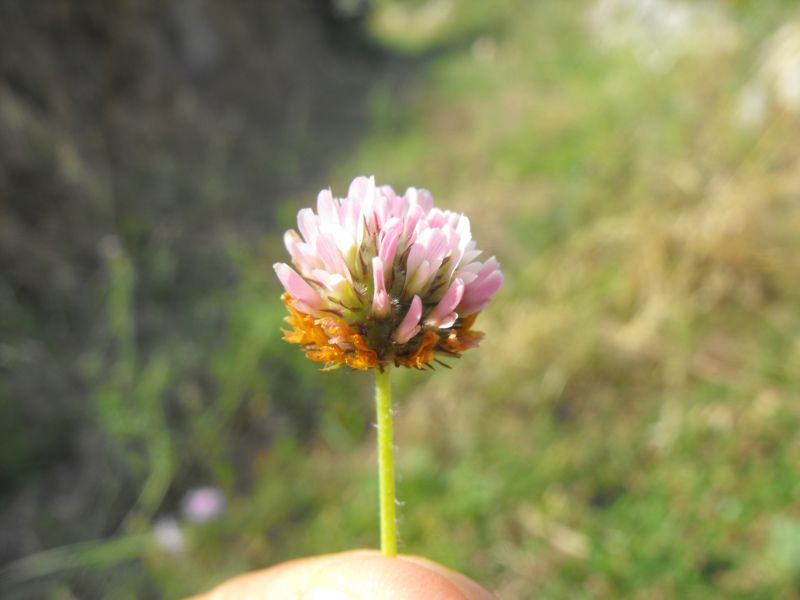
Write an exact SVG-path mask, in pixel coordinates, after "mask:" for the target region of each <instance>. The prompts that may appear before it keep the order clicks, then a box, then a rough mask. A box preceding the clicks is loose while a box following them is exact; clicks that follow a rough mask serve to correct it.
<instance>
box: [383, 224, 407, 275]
mask: <svg viewBox="0 0 800 600" xmlns="http://www.w3.org/2000/svg"><path fill="white" fill-rule="evenodd" d="M402 232H403V222H402V221H401V220H400V219H398V218H397V217H392V218H391V219H389V220H388V221H387V222H386V225H384V227H383V230H382V231H381V239H380V250H379V251H378V256H380V257H381V260H382V261H383V264H384V265H386V266H387V267H389V268H391V267H392V263H393V262H394V255H395V252H397V243H398V242H399V241H400V234H401V233H402Z"/></svg>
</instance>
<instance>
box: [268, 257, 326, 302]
mask: <svg viewBox="0 0 800 600" xmlns="http://www.w3.org/2000/svg"><path fill="white" fill-rule="evenodd" d="M272 268H273V269H275V274H276V275H277V276H278V279H280V281H281V283H282V284H283V287H284V288H285V289H286V291H287V292H288V293H289V295H290V296H291V297H292V298H296V299H297V300H299V301H301V302H302V303H303V304H304V305H306V306H308V307H309V308H311V309H313V310H321V309H323V308H325V306H326V304H325V301H324V300H323V299H322V296H320V295H319V294H318V293H317V292H316V290H314V288H312V287H311V286H310V285H308V282H307V281H306V280H305V279H303V278H302V277H300V275H298V274H297V272H296V271H295V270H294V269H293V268H292V267H290V266H289V265H287V264H285V263H275V264H274V265H272Z"/></svg>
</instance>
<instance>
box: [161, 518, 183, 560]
mask: <svg viewBox="0 0 800 600" xmlns="http://www.w3.org/2000/svg"><path fill="white" fill-rule="evenodd" d="M153 537H154V538H155V540H156V543H157V544H158V545H159V546H161V548H163V549H164V550H166V551H167V552H169V553H170V554H173V555H175V556H177V555H180V554H182V553H183V549H184V547H185V546H186V540H185V538H184V535H183V530H182V529H181V526H180V524H179V523H178V521H176V520H175V518H174V517H161V518H159V519H158V520H156V522H155V523H154V524H153Z"/></svg>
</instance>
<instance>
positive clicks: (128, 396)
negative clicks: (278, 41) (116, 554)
mask: <svg viewBox="0 0 800 600" xmlns="http://www.w3.org/2000/svg"><path fill="white" fill-rule="evenodd" d="M719 6H720V10H721V14H723V15H724V16H725V19H726V21H725V23H726V27H730V28H731V30H732V31H734V32H735V43H733V44H730V45H728V46H725V47H721V48H716V49H713V48H712V49H710V50H708V51H702V52H681V53H678V54H676V55H675V56H674V57H672V58H671V59H670V60H669V61H667V63H665V64H660V65H656V66H653V65H650V64H648V63H647V62H646V61H645V62H643V61H642V60H641V57H640V56H637V53H636V51H635V50H632V49H631V48H629V47H628V48H626V47H620V48H607V47H603V45H602V44H600V43H599V42H598V40H597V39H595V38H593V37H592V36H591V35H590V34H589V33H588V28H587V22H586V11H587V10H588V7H589V3H586V2H575V3H572V2H570V3H566V2H564V3H561V2H559V3H556V2H552V3H544V2H541V3H540V2H536V3H534V2H524V1H521V0H503V1H502V2H493V3H486V2H479V1H478V0H462V1H460V2H455V1H454V2H445V1H441V0H437V1H430V2H411V3H401V2H388V1H384V2H378V3H377V4H376V7H377V11H376V14H375V15H374V23H373V30H374V32H375V35H376V36H377V37H378V39H380V40H381V41H383V42H384V43H386V44H390V45H393V46H394V47H395V48H396V49H397V50H398V51H401V52H405V53H408V54H410V55H412V56H413V55H417V54H426V53H428V54H430V53H431V50H435V49H437V48H444V50H443V51H442V52H440V53H435V52H434V53H433V54H431V55H430V56H431V57H430V58H429V59H428V62H426V63H425V66H424V72H423V73H422V74H421V76H420V78H419V79H418V80H417V81H416V82H415V84H414V86H413V87H411V88H410V89H404V90H403V91H402V93H401V94H400V95H399V96H398V95H397V94H396V93H395V90H393V89H389V88H382V87H381V86H380V84H378V85H377V86H376V88H375V89H374V90H373V92H372V97H371V102H370V106H371V111H372V123H371V129H370V131H369V133H368V134H367V135H366V136H365V138H364V139H362V140H361V141H360V142H359V144H358V146H357V147H356V148H355V150H354V151H353V152H352V153H351V154H350V155H348V156H342V157H341V158H340V160H338V162H337V164H335V166H334V167H333V170H332V172H331V174H330V181H331V183H332V187H333V189H334V192H339V193H343V191H344V190H345V189H346V187H345V186H346V184H347V181H349V179H350V178H351V177H352V176H353V175H354V174H359V173H366V174H375V175H376V178H377V179H378V180H379V181H381V182H388V183H391V184H392V185H394V186H395V187H396V188H398V189H403V188H404V187H405V186H408V185H416V186H424V187H427V188H429V189H431V190H432V191H433V192H434V195H435V197H436V199H437V202H438V203H439V204H441V205H442V206H445V207H447V208H451V209H455V210H461V211H464V212H465V213H466V214H468V215H469V216H470V217H471V218H472V221H473V233H474V236H475V238H476V239H477V240H478V241H479V243H480V245H481V247H483V248H485V249H486V250H487V251H488V252H490V253H496V254H497V256H498V258H499V259H500V260H501V262H502V264H503V266H504V270H505V273H506V276H507V277H506V281H507V284H506V287H505V290H504V292H503V293H502V294H501V295H500V297H499V298H498V299H497V300H496V301H495V302H494V303H493V305H492V306H490V307H489V308H488V309H487V310H486V311H485V314H484V315H482V316H481V318H480V320H479V325H480V326H481V327H480V328H482V329H483V330H485V331H486V334H487V336H486V339H485V342H484V344H483V346H482V347H481V348H480V349H478V350H475V351H472V352H470V353H468V354H467V355H465V356H464V358H463V359H462V360H461V361H459V364H455V365H454V367H455V368H454V369H453V370H452V371H440V372H436V373H434V374H429V373H422V374H420V373H402V374H400V373H398V374H397V375H398V376H397V377H396V379H395V387H396V398H397V400H398V414H397V427H398V433H397V442H398V445H399V455H398V463H399V464H398V467H399V474H400V480H399V483H398V493H399V497H400V500H401V501H402V503H403V504H402V508H401V509H400V515H401V517H400V536H401V550H402V551H405V552H411V553H414V554H420V555H425V556H427V557H429V558H432V559H434V560H437V561H440V562H443V563H444V564H446V565H448V566H450V567H452V568H454V569H457V570H460V571H463V572H465V573H467V574H468V575H470V576H472V577H474V578H475V579H477V580H478V581H480V582H481V583H483V584H484V585H485V586H486V587H488V588H490V589H493V590H495V591H496V592H497V594H498V595H499V597H501V598H504V599H507V600H511V599H515V598H519V599H527V598H533V597H541V598H583V597H586V598H620V597H631V598H674V597H680V598H695V597H696V598H706V597H730V598H767V597H769V598H772V597H786V598H793V597H797V596H798V594H799V593H800V506H799V505H798V503H797V499H798V498H799V497H800V488H799V487H798V483H797V482H798V478H797V465H798V464H800V444H798V436H797V430H798V426H800V406H798V404H797V395H798V389H800V388H799V387H798V381H800V313H798V311H797V306H798V300H800V285H798V283H797V273H798V267H800V262H799V261H798V256H800V236H798V235H797V232H798V231H800V207H798V205H797V198H798V194H800V180H798V177H797V173H798V172H800V156H799V155H798V150H797V144H796V140H797V139H799V138H798V132H800V124H798V118H797V116H796V115H792V114H789V113H787V112H781V111H780V110H772V111H770V112H769V114H768V116H767V117H766V120H765V121H764V122H763V123H762V124H761V125H760V126H758V127H757V128H755V129H753V128H746V127H742V126H740V125H739V124H737V110H738V106H739V97H740V93H741V91H742V90H743V89H744V88H745V86H746V85H747V84H748V82H749V81H751V79H752V78H753V77H754V74H755V73H756V71H757V69H758V64H759V61H760V60H761V54H760V53H761V52H762V48H763V44H764V40H765V39H767V37H769V35H771V34H772V33H773V32H774V31H775V30H776V29H777V28H778V27H779V26H780V25H781V23H782V22H783V21H785V20H786V19H789V18H791V17H795V18H797V12H796V10H795V9H794V7H793V5H792V3H785V2H777V1H769V2H745V1H740V2H729V3H725V4H721V5H719ZM425 11H428V12H425ZM432 15H433V16H432ZM420 24H425V27H421V26H419V25H420ZM409 32H411V33H410V34H409ZM710 33H711V32H704V34H708V36H709V39H710V38H711V35H710ZM407 34H408V35H407ZM704 34H700V35H699V37H697V38H695V39H693V40H692V41H691V42H687V44H689V45H690V46H691V47H694V46H702V45H703V44H704V43H706V42H708V43H709V44H711V42H710V41H708V40H706V39H705V37H706V36H705V35H704ZM676 43H677V42H676ZM315 191H316V190H314V189H309V190H307V193H306V194H305V195H304V196H303V197H302V198H289V199H287V200H286V201H285V204H284V206H283V208H282V212H281V215H280V218H281V219H282V220H283V221H285V225H286V226H290V225H291V220H292V218H293V215H294V213H295V211H296V209H297V208H299V207H301V206H303V205H307V204H309V203H310V202H311V199H313V197H314V194H315ZM282 252H283V251H282V249H281V248H280V242H279V240H277V239H273V238H269V239H266V240H265V242H264V249H263V255H259V256H255V257H253V256H243V257H241V258H239V259H237V264H238V265H239V269H240V274H241V284H240V286H239V288H238V289H236V290H235V291H234V292H231V293H230V296H225V297H224V298H223V301H224V302H225V304H226V306H227V307H228V316H229V336H228V339H227V340H225V342H224V343H223V344H222V345H221V346H220V349H219V352H218V353H217V354H216V355H215V356H214V358H213V359H212V362H213V364H211V365H208V370H209V372H210V373H211V378H212V380H213V385H212V388H213V389H214V390H216V399H215V401H214V402H213V403H210V404H208V405H206V404H204V403H203V402H200V401H199V400H196V396H197V392H196V390H194V389H193V388H192V387H191V386H188V387H187V385H183V384H182V383H181V382H180V377H179V376H178V375H176V374H175V373H174V372H172V371H174V370H175V369H177V368H178V367H176V366H175V365H173V364H171V363H170V361H169V357H170V355H171V354H172V352H171V350H172V349H171V347H169V346H167V347H165V348H164V349H163V351H162V353H161V354H156V355H155V356H154V357H151V358H150V359H149V362H147V363H145V364H143V365H141V364H139V362H138V361H137V359H136V358H135V350H134V349H133V347H132V346H131V344H132V342H131V334H130V331H129V329H130V327H131V324H130V323H128V322H127V321H126V319H127V318H128V317H129V316H130V311H131V309H130V307H129V306H128V307H126V300H125V298H126V297H127V296H128V295H129V294H131V293H133V292H132V291H131V290H130V289H127V288H126V286H128V285H130V284H129V282H128V283H126V281H127V280H126V279H125V278H126V275H125V271H124V263H120V264H122V265H123V266H122V267H120V268H121V269H122V270H119V271H118V272H117V275H113V268H112V294H111V295H110V300H111V303H110V304H109V309H110V315H111V321H112V324H113V326H112V328H111V329H112V331H113V332H114V335H115V336H116V344H117V345H118V346H119V348H118V350H119V352H118V353H117V354H116V355H115V356H116V360H117V367H118V369H117V370H112V374H111V377H110V380H109V381H107V382H105V383H102V384H99V385H98V394H97V403H98V404H97V409H98V422H99V424H100V426H101V427H104V428H105V429H106V430H107V431H108V432H109V435H110V436H111V437H112V438H113V439H115V440H118V441H119V443H120V447H121V448H127V447H128V446H126V444H129V443H130V442H131V440H133V441H134V442H135V443H137V444H143V445H144V447H146V448H148V449H150V450H151V452H150V453H149V454H148V453H147V452H145V453H143V455H142V456H143V457H144V458H142V459H141V460H143V461H144V463H143V464H141V465H140V466H139V468H140V469H141V470H142V472H143V473H148V474H149V475H148V477H149V479H148V480H147V481H149V482H151V483H150V484H149V485H148V486H146V488H145V489H146V490H150V491H149V492H143V493H142V496H141V499H140V505H141V506H140V508H141V510H139V511H138V512H137V513H136V514H135V515H134V517H135V518H134V520H133V521H132V522H131V524H130V525H129V527H128V529H127V530H126V531H127V532H128V533H129V534H131V535H133V534H138V533H141V532H142V531H146V530H147V528H148V527H149V524H150V520H151V519H152V518H153V516H154V515H155V514H156V513H157V512H158V511H159V506H160V505H161V501H162V500H163V497H164V496H165V495H166V494H168V493H169V492H168V489H167V488H168V487H169V485H170V483H171V482H173V481H180V480H181V477H182V475H181V473H176V472H174V469H173V468H172V467H170V465H171V464H173V463H174V462H175V459H174V458H173V454H177V455H178V456H186V455H188V456H202V460H203V461H206V462H207V463H208V464H209V465H210V469H209V471H210V472H211V473H213V478H214V483H215V484H216V485H219V486H221V487H222V488H223V489H224V490H225V491H226V493H227V494H228V496H229V500H230V501H229V506H228V511H227V513H226V515H225V516H224V517H223V518H222V519H221V520H220V521H217V522H214V523H210V524H207V525H204V526H198V527H193V528H187V530H186V532H187V536H188V542H187V547H186V550H185V552H184V553H183V554H182V555H180V556H171V555H168V554H167V553H165V551H163V550H161V549H159V548H158V547H156V546H151V547H148V549H147V550H146V551H145V552H144V554H143V561H144V565H145V569H146V572H147V574H148V576H149V577H152V578H153V581H154V583H153V584H152V585H153V586H154V587H155V589H156V590H157V592H156V593H158V594H163V595H164V596H165V597H177V596H180V595H182V594H188V593H191V592H196V591H200V590H202V589H204V588H206V587H209V586H211V585H213V584H215V583H217V582H219V581H221V580H222V579H224V578H226V577H228V576H232V575H235V574H238V573H240V572H242V571H243V570H246V569H252V568H258V567H262V566H265V565H268V564H272V563H275V562H279V561H282V560H286V559H288V558H292V557H297V556H303V555H309V554H315V553H322V552H331V551H337V550H344V549H348V548H354V547H361V546H375V545H376V544H377V514H376V509H377V490H376V485H377V484H376V477H375V465H374V463H375V455H374V449H373V445H374V440H373V436H372V435H371V431H370V428H369V427H368V424H369V423H370V422H371V419H372V417H371V411H372V405H371V398H370V397H369V381H368V379H369V378H368V377H367V376H365V375H361V374H353V373H350V374H348V373H344V372H341V373H336V374H321V373H318V372H316V369H315V368H314V366H313V365H307V364H305V362H304V359H303V358H302V356H301V355H300V354H299V352H298V351H297V350H296V349H295V348H291V347H284V346H282V345H280V343H279V342H278V340H277V330H278V328H279V327H280V318H281V316H282V307H281V305H280V303H279V302H278V301H277V295H278V290H277V285H276V284H275V283H274V282H273V281H272V280H271V271H270V269H269V264H270V263H271V262H272V261H273V260H275V257H277V256H282ZM115 289H116V290H118V291H119V293H118V294H115V293H114V292H113V291H114V290H115ZM171 369H172V371H171ZM115 394H116V395H115ZM120 394H121V395H122V396H120ZM169 395H177V396H178V397H179V398H180V400H179V404H180V405H181V406H182V407H183V408H184V413H183V414H184V418H185V419H187V421H186V422H185V423H182V425H181V427H179V428H177V432H176V428H175V424H174V423H172V422H170V415H161V413H160V411H161V409H160V405H159V403H158V402H155V403H154V401H155V400H158V399H163V398H164V397H166V396H169ZM121 397H124V398H125V400H124V402H133V404H131V405H130V406H127V407H126V406H125V405H124V402H123V401H122V400H121V399H120V398H121ZM136 398H140V399H141V402H139V401H136V400H135V399H136ZM193 398H194V400H193ZM242 398H244V399H245V400H244V401H242ZM132 399H133V400H132ZM120 402H123V404H120ZM148 403H149V404H148ZM276 404H277V405H279V406H280V408H281V410H280V411H278V412H277V413H276V412H274V410H273V409H274V407H275V405H276ZM318 404H321V406H322V409H321V414H320V416H319V418H318V419H312V420H311V421H310V422H307V423H305V425H304V426H302V427H301V428H300V429H299V430H298V429H297V428H296V423H298V422H301V423H302V422H303V420H302V419H299V420H298V419H291V418H287V417H286V416H285V415H286V411H291V410H296V411H297V414H298V415H303V414H306V412H311V413H314V410H315V408H314V407H315V406H317V405H318ZM292 407H294V408H292ZM106 409H107V410H106ZM104 410H106V412H105V413H104V412H103V411H104ZM104 414H108V415H110V417H109V418H106V417H104V416H103V415H104ZM185 415H189V417H186V416H185ZM276 415H277V416H276ZM112 417H113V418H112ZM134 417H137V418H138V419H139V420H136V419H134ZM273 418H277V419H278V421H272V420H271V419H273ZM113 419H118V420H117V421H114V420H113ZM148 419H150V420H149V421H148ZM280 419H284V420H280ZM253 423H257V424H258V425H253ZM242 431H246V432H247V435H246V437H247V448H248V449H249V450H250V451H249V452H245V453H243V456H244V457H246V458H247V459H248V460H251V459H252V460H253V462H252V463H248V464H242V463H241V462H240V461H241V459H242V457H241V456H239V457H237V456H236V454H235V452H232V451H230V448H231V447H232V446H235V444H234V443H232V441H231V438H233V437H236V436H238V435H240V433H241V432H242ZM168 433H169V435H168ZM259 440H264V448H263V450H259V449H258V444H259ZM267 440H269V443H268V444H267V443H266V441H267ZM240 441H241V440H239V439H237V440H236V442H237V443H238V442H240ZM158 444H161V445H160V446H159V445H158ZM148 456H150V458H148ZM198 460H199V459H198ZM181 464H183V463H181ZM159 465H162V466H161V467H159ZM159 468H161V470H159ZM159 474H161V475H159ZM137 519H138V520H137ZM135 552H136V555H137V556H138V555H139V552H140V550H139V549H138V548H137V549H135ZM125 585H126V584H125V583H124V582H123V583H122V587H121V589H123V590H124V589H125V588H124V586H125ZM130 585H131V586H133V585H134V584H130ZM131 589H137V588H134V587H132V588H131ZM130 593H131V594H133V592H130ZM124 596H125V592H122V593H120V595H119V596H118V597H124Z"/></svg>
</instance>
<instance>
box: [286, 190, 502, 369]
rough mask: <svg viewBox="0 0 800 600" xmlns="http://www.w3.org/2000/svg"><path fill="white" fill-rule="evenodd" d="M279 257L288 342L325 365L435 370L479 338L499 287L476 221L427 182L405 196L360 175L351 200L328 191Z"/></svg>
mask: <svg viewBox="0 0 800 600" xmlns="http://www.w3.org/2000/svg"><path fill="white" fill-rule="evenodd" d="M297 224H298V229H299V230H300V232H299V233H298V232H296V231H294V230H290V231H287V232H286V234H285V236H284V242H285V244H286V248H287V250H288V251H289V254H290V255H291V258H292V264H293V265H294V267H292V266H289V265H288V264H285V263H276V264H275V265H274V268H275V272H276V274H277V275H278V278H279V279H280V281H281V283H282V284H283V287H284V288H285V289H286V293H285V294H284V295H283V301H284V303H285V304H286V307H287V309H288V310H289V316H288V317H287V319H286V321H287V323H289V325H290V326H291V329H290V330H284V334H285V335H284V339H285V340H286V341H288V342H291V343H295V344H300V345H301V346H302V347H303V348H304V350H305V352H306V356H307V357H308V358H310V359H311V360H315V361H319V362H323V363H325V368H326V369H330V368H336V367H338V366H341V365H343V364H344V365H348V366H350V367H352V368H355V369H371V368H375V367H381V368H382V367H384V366H388V365H392V364H393V365H396V366H406V367H414V368H418V369H419V368H423V367H430V366H431V363H432V362H433V361H437V362H439V361H438V358H437V356H438V355H442V356H445V357H447V356H449V357H457V356H459V355H460V354H461V352H463V351H464V350H466V349H468V348H472V347H474V346H476V345H477V344H478V342H479V341H480V338H481V337H482V335H483V334H481V333H479V332H476V331H473V330H472V325H473V324H474V322H475V319H476V317H477V316H478V313H479V312H480V311H481V310H482V309H483V308H484V307H485V306H486V305H487V304H488V303H489V301H490V299H491V297H492V296H493V295H494V293H495V292H497V290H499V289H500V287H501V285H502V283H503V274H502V273H501V272H500V266H499V264H498V262H497V261H496V260H495V258H494V257H491V258H489V259H488V260H485V261H483V262H481V261H478V260H477V258H478V257H479V256H480V255H481V251H480V250H478V249H477V248H476V244H475V242H474V241H473V240H472V235H471V232H470V223H469V219H468V218H467V217H466V216H464V215H463V214H459V213H455V212H451V211H448V210H441V209H438V208H435V207H434V205H433V197H432V196H431V194H430V192H428V191H427V190H424V189H415V188H409V189H408V190H407V191H406V192H405V194H404V195H402V196H399V195H397V194H396V193H395V191H394V190H393V189H392V188H391V187H389V186H376V185H375V180H374V178H372V177H358V178H356V179H355V180H354V181H353V182H352V183H351V184H350V189H349V191H348V193H347V197H346V198H334V197H333V195H332V194H331V191H330V190H323V191H321V192H320V193H319V195H318V197H317V211H316V213H315V212H314V211H313V210H312V209H310V208H304V209H302V210H300V212H299V213H298V215H297Z"/></svg>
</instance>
